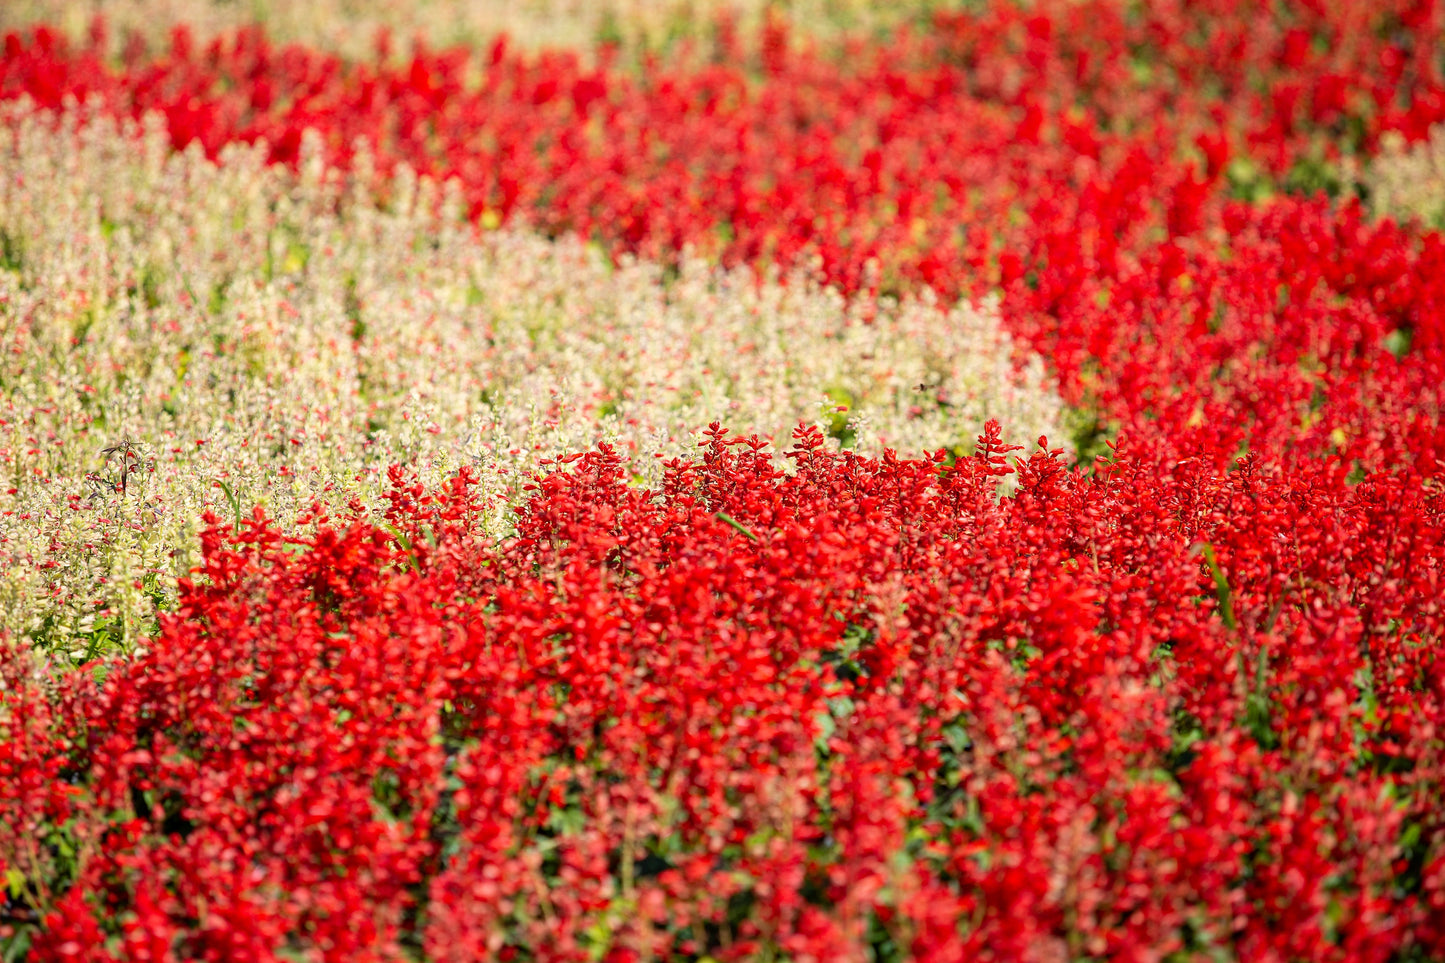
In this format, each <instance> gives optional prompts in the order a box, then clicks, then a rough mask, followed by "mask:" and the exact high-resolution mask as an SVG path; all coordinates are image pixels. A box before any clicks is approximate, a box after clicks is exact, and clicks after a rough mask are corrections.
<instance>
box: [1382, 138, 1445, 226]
mask: <svg viewBox="0 0 1445 963" xmlns="http://www.w3.org/2000/svg"><path fill="white" fill-rule="evenodd" d="M1361 183H1362V184H1363V186H1364V188H1365V196H1366V198H1367V199H1368V202H1369V205H1370V210H1371V211H1373V212H1374V214H1375V215H1376V216H1378V217H1389V218H1393V219H1394V220H1396V221H1399V222H1401V223H1404V222H1406V221H1410V220H1414V219H1417V218H1418V219H1419V221H1420V222H1421V224H1423V225H1424V226H1425V227H1428V228H1433V229H1435V230H1440V229H1445V124H1436V125H1435V126H1434V127H1432V128H1430V137H1429V139H1428V140H1425V141H1423V142H1421V143H1419V144H1415V145H1413V146H1410V145H1407V144H1406V142H1405V138H1404V137H1403V136H1401V135H1400V134H1399V133H1398V132H1397V131H1391V132H1389V133H1387V134H1385V135H1384V136H1382V137H1381V138H1380V154H1379V156H1378V157H1376V158H1375V159H1374V160H1373V161H1372V162H1371V163H1370V165H1369V167H1368V168H1366V170H1365V173H1364V176H1363V177H1362V178H1361Z"/></svg>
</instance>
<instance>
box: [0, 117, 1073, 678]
mask: <svg viewBox="0 0 1445 963" xmlns="http://www.w3.org/2000/svg"><path fill="white" fill-rule="evenodd" d="M263 158H264V153H263V151H262V150H260V149H258V148H252V147H243V146H236V147H231V148H228V149H227V150H226V151H225V152H224V154H223V156H222V157H221V158H220V160H219V162H215V163H213V162H211V161H208V160H207V159H205V158H204V157H203V156H202V155H201V153H200V152H199V150H198V149H195V148H193V149H191V150H189V151H187V152H184V153H181V154H175V153H173V152H171V151H170V150H169V149H168V147H167V140H166V137H165V135H164V132H163V131H162V129H161V125H160V123H159V122H158V121H156V120H148V121H147V122H146V123H145V124H143V125H134V124H132V125H128V126H126V127H123V128H122V127H119V126H117V124H116V123H114V122H112V121H109V120H105V119H99V118H90V119H87V118H86V116H85V111H84V110H81V109H76V110H72V111H70V112H69V113H67V114H65V115H64V116H61V117H56V116H53V115H48V114H45V113H41V112H38V111H33V110H31V109H30V108H28V107H26V106H25V105H23V104H22V105H10V106H8V107H5V108H3V112H0V386H3V393H0V475H3V480H0V572H3V575H0V629H3V630H8V631H9V632H10V633H12V634H19V635H28V636H30V637H32V638H35V639H37V641H41V642H43V643H44V644H46V645H47V646H49V647H51V648H53V649H55V650H57V651H65V652H73V651H75V650H76V649H77V647H79V648H82V649H83V648H84V647H85V646H88V645H94V643H95V639H96V638H97V633H99V632H101V631H106V632H108V633H109V634H110V636H111V637H112V638H113V639H116V640H120V641H123V642H125V643H126V644H131V643H133V642H134V640H135V639H136V638H137V637H138V636H137V633H139V632H142V631H143V630H144V628H145V626H146V625H147V624H148V620H149V618H150V617H151V614H152V613H153V610H154V605H155V604H156V603H157V602H158V601H164V600H165V599H166V598H168V597H170V596H171V595H172V594H173V593H174V591H175V580H176V578H177V577H178V576H179V575H184V574H185V573H186V571H188V569H189V566H190V565H191V564H192V563H193V562H194V561H195V560H196V554H195V553H196V547H197V545H196V537H197V532H198V530H199V526H200V517H201V515H202V513H203V512H204V511H205V510H206V509H207V508H210V509H212V510H214V511H216V512H217V513H218V514H219V515H221V516H222V517H224V518H231V517H232V516H233V515H234V514H236V513H238V512H239V513H240V514H243V515H248V514H249V513H250V511H251V509H252V507H253V506H256V505H260V506H262V507H264V508H265V510H266V511H267V512H268V513H269V514H270V515H271V516H272V517H275V518H278V519H280V520H282V521H283V522H287V521H288V520H291V519H294V518H295V517H296V516H297V515H298V514H299V513H301V512H303V511H304V510H306V509H307V508H308V507H309V506H310V505H311V504H312V503H313V502H314V501H317V500H320V501H321V502H322V503H324V504H326V505H327V506H329V507H330V508H332V509H340V508H342V507H343V506H345V505H346V504H347V503H348V502H350V501H351V500H352V499H357V500H359V501H360V502H361V503H362V504H363V505H365V506H369V507H371V506H376V505H378V504H379V503H380V494H381V492H382V490H383V488H384V484H385V471H386V468H387V466H389V465H391V464H393V463H405V464H407V465H409V466H411V467H412V469H413V470H415V471H416V472H417V473H418V474H419V476H420V478H421V480H422V481H423V482H424V483H428V484H436V483H439V482H440V481H441V480H443V479H444V478H446V477H449V476H450V475H451V474H453V473H454V472H455V471H456V470H457V468H458V466H459V465H461V464H471V465H473V466H475V467H476V469H477V471H478V472H479V473H480V474H481V476H482V479H483V484H484V490H485V491H486V492H487V493H488V494H489V496H490V498H491V504H493V506H494V507H493V514H492V516H491V517H490V518H489V520H488V521H489V525H490V526H491V527H492V529H493V531H494V532H496V533H498V534H502V533H504V532H505V531H506V530H507V526H508V519H509V517H510V516H509V509H508V505H509V503H511V502H513V501H514V500H515V498H517V497H518V496H519V494H520V488H521V485H522V484H523V483H525V482H526V481H527V480H528V479H529V478H530V477H531V476H532V475H533V474H535V473H536V472H538V471H539V470H544V466H543V461H544V459H548V458H552V457H555V456H557V455H559V454H563V453H567V452H573V451H581V450H586V449H588V448H591V447H593V446H595V445H596V444H597V443H599V442H609V443H611V444H614V445H616V446H617V447H618V448H619V450H621V451H623V452H624V453H626V454H628V455H630V457H631V459H632V462H631V463H632V465H633V471H634V473H635V478H636V479H637V480H638V481H654V480H656V478H657V477H658V476H659V474H660V470H661V469H660V464H661V461H662V459H664V458H671V457H675V456H679V455H686V454H689V453H691V452H694V451H695V450H696V445H697V439H698V432H699V430H700V429H701V428H703V427H705V426H706V425H707V424H708V423H709V422H712V421H721V422H723V423H724V424H725V425H726V426H727V427H729V428H730V429H731V430H732V431H733V432H734V433H739V434H741V433H751V432H757V433H762V434H766V435H768V436H770V437H773V438H775V439H777V441H778V442H779V445H780V447H783V448H786V447H787V445H788V438H789V435H790V433H791V430H792V429H793V428H794V427H795V426H796V425H797V424H798V423H799V422H800V421H805V422H809V423H821V425H822V427H823V428H824V429H825V431H828V432H830V433H831V435H832V437H833V439H834V441H833V443H834V444H841V443H846V444H849V445H852V446H855V447H856V448H858V449H859V450H861V451H864V452H872V453H877V452H881V450H882V449H883V448H884V447H885V446H886V447H890V448H894V449H896V450H898V451H899V452H900V453H901V454H911V455H917V454H921V453H923V452H925V451H930V450H934V449H937V448H939V447H948V448H953V449H956V450H959V451H962V450H965V449H966V448H967V446H968V444H969V441H970V439H972V438H973V437H974V436H975V435H976V434H977V433H978V432H979V430H980V429H981V426H982V425H983V423H984V421H985V420H986V419H988V418H990V417H995V418H998V419H999V420H1000V421H1001V422H1002V423H1003V424H1004V425H1005V426H1007V428H1008V429H1009V432H1010V434H1011V435H1012V436H1014V437H1021V438H1031V437H1035V436H1037V435H1039V434H1048V435H1050V436H1051V437H1054V436H1059V435H1061V434H1062V432H1061V431H1060V430H1059V428H1058V426H1059V423H1060V413H1061V404H1060V402H1059V400H1058V398H1057V397H1056V396H1055V395H1054V394H1053V393H1052V392H1051V391H1050V389H1049V388H1048V386H1047V385H1046V384H1045V379H1044V374H1043V368H1042V365H1041V364H1040V363H1039V362H1037V361H1034V362H1032V363H1030V364H1028V365H1025V366H1023V367H1022V368H1020V367H1019V366H1018V365H1017V363H1016V360H1015V354H1016V351H1015V347H1014V346H1013V345H1012V344H1011V343H1010V341H1009V340H1008V338H1007V337H1006V336H1005V335H1004V334H1003V333H1002V332H1001V330H1000V328H999V321H998V316H997V311H996V308H995V307H994V306H991V305H984V306H982V307H977V308H975V307H969V306H959V307H954V308H945V307H943V306H941V305H939V304H937V303H935V302H934V301H933V300H932V299H931V298H928V297H924V298H920V299H916V300H909V301H906V302H904V303H891V302H890V303H880V304H861V303H852V304H850V303H848V302H847V301H845V299H844V298H842V297H841V296H839V295H838V294H837V293H836V292H834V291H831V290H828V289H826V288H823V287H820V286H819V285H817V284H814V283H811V282H809V281H807V280H806V279H805V278H803V277H801V276H798V277H793V278H790V279H787V281H786V283H784V282H783V281H780V280H779V279H777V278H759V277H757V276H755V275H753V274H752V273H750V272H747V271H720V270H716V269H713V268H710V267H709V266H707V265H706V264H704V263H702V262H701V261H699V260H696V259H690V258H685V259H684V261H683V263H682V264H681V266H680V269H678V270H677V272H676V274H675V276H674V275H673V274H672V273H670V272H665V271H664V270H663V269H662V268H660V267H658V266H656V265H650V264H643V263H636V262H626V263H623V264H621V265H620V266H618V265H614V264H613V263H612V262H610V261H609V260H608V259H607V258H605V257H603V256H602V255H601V254H599V253H598V252H596V251H595V250H592V249H589V248H588V247H587V246H585V245H584V244H582V243H581V242H579V241H576V240H563V241H548V240H544V239H541V238H538V237H535V236H531V235H528V234H525V233H519V232H514V231H490V232H488V231H479V230H477V229H476V228H474V227H473V226H471V225H470V224H468V223H467V222H466V220H465V219H464V218H463V217H462V215H461V212H460V210H459V209H458V204H457V202H456V197H455V192H452V191H449V190H447V189H445V188H443V187H440V186H438V185H436V184H433V183H430V182H427V181H424V180H419V179H417V178H416V177H414V176H411V175H410V174H408V173H407V172H406V171H402V172H401V173H400V174H399V175H397V177H396V178H395V179H394V180H393V181H392V182H391V183H390V184H389V185H388V191H387V194H388V197H387V200H386V202H385V204H384V205H379V204H378V202H377V200H376V195H375V194H373V193H372V192H371V191H370V190H369V189H363V188H362V187H361V186H360V185H371V184H373V183H374V178H373V176H372V175H371V173H370V172H369V171H367V170H365V169H364V168H365V165H364V164H363V165H362V167H363V169H362V170H360V171H359V172H357V173H356V174H355V175H354V176H348V175H345V174H343V173H341V172H338V171H335V170H328V169H326V168H325V167H324V166H323V165H322V163H321V162H320V160H319V151H318V150H317V149H316V145H315V144H314V143H312V142H311V141H309V140H308V142H307V146H306V148H305V151H304V159H303V162H302V164H301V165H300V170H299V171H298V172H295V173H293V172H290V171H287V170H285V169H282V168H277V167H270V166H267V165H266V164H265V163H264V160H263ZM865 315H867V318H866V319H865ZM844 406H846V408H847V409H848V410H847V411H846V412H843V411H840V410H838V409H839V408H841V407H844ZM820 419H821V420H820Z"/></svg>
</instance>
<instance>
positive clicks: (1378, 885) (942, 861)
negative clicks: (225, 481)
mask: <svg viewBox="0 0 1445 963" xmlns="http://www.w3.org/2000/svg"><path fill="white" fill-rule="evenodd" d="M821 444H822V439H821V437H820V436H818V435H817V434H816V432H811V433H810V432H807V431H803V430H802V429H800V430H799V435H798V440H797V444H796V447H795V448H794V449H793V451H792V452H791V453H790V455H789V457H791V458H793V459H794V460H795V462H796V467H797V472H796V474H795V475H792V476H783V475H780V474H779V473H778V472H777V470H776V469H775V468H774V467H773V466H772V464H771V462H770V461H769V460H768V459H767V458H765V457H761V456H760V455H758V453H757V451H756V446H753V445H747V444H742V445H741V446H739V445H738V443H737V442H731V441H729V440H728V439H727V438H726V437H725V433H724V432H723V431H722V430H720V429H715V431H714V433H713V440H712V442H711V444H710V445H709V447H708V448H707V450H706V451H705V452H704V454H703V458H702V460H701V461H700V462H699V463H695V464H685V463H678V464H674V465H673V466H672V467H671V470H670V472H669V475H668V477H667V480H666V482H665V483H664V485H663V487H662V490H661V491H659V492H645V491H639V490H637V489H634V488H631V487H629V486H627V485H626V484H625V482H624V481H623V472H622V471H621V469H620V466H619V463H618V460H617V459H616V457H615V456H613V455H611V454H610V453H609V452H607V451H603V452H600V453H595V454H591V455H587V456H585V457H583V458H581V459H580V460H579V461H576V462H573V463H572V464H571V465H569V466H558V467H559V470H558V471H557V472H555V473H554V474H552V475H550V476H548V477H547V478H545V480H543V481H542V482H541V483H540V485H539V487H538V490H537V491H536V492H535V494H534V496H533V498H532V500H531V501H530V502H529V503H527V505H526V506H525V507H524V509H523V510H522V512H521V516H520V518H521V524H520V530H519V534H518V537H517V538H516V539H514V540H511V541H508V542H507V543H505V544H492V543H489V542H488V541H486V540H484V539H481V538H479V537H477V536H476V535H475V534H474V532H473V526H472V524H471V522H470V520H471V519H472V518H473V517H475V513H476V510H477V506H476V504H475V501H474V499H473V497H472V496H471V495H470V492H469V489H468V485H467V482H466V478H465V477H464V476H463V477H460V478H458V479H457V480H456V482H455V484H454V485H453V486H452V487H451V488H450V489H449V490H447V491H444V492H441V493H437V494H434V495H426V494H424V493H423V492H422V490H421V488H420V486H413V485H410V484H409V483H408V482H407V481H406V479H405V478H404V477H403V475H402V474H401V473H400V471H399V470H398V471H397V472H395V473H394V477H393V482H394V485H395V487H394V489H393V494H392V508H391V510H390V511H389V513H388V518H389V527H388V528H387V529H381V528H376V527H372V526H368V525H364V524H359V523H356V524H351V525H349V526H347V525H344V524H343V525H338V526H335V527H333V526H331V525H325V526H323V528H322V530H321V531H320V533H319V534H318V535H317V536H316V537H315V538H314V539H310V540H307V541H305V542H295V541H290V540H288V539H286V538H283V537H282V536H281V535H280V534H279V533H278V532H277V530H276V529H275V528H274V527H272V526H271V525H269V524H268V523H266V522H264V521H263V520H260V519H257V520H255V521H253V522H251V523H249V524H248V525H247V526H246V527H245V529H244V531H241V532H239V533H237V532H233V531H232V530H231V529H230V528H229V527H228V526H226V527H223V526H219V525H217V526H215V527H213V528H212V529H211V530H210V531H209V533H208V535H207V550H206V556H207V561H206V564H205V567H204V570H203V573H202V574H203V575H204V576H205V579H204V580H203V581H201V582H197V583H196V584H193V585H191V586H189V587H188V588H187V590H186V592H185V596H184V599H183V603H182V606H181V608H180V610H179V612H177V613H176V614H175V615H173V616H169V617H167V619H166V621H165V624H164V627H163V630H162V632H161V635H160V637H159V638H158V639H157V640H156V643H155V647H154V650H153V651H152V652H151V653H150V654H149V655H147V656H145V657H144V658H142V659H140V660H138V661H136V662H134V663H130V664H121V665H116V666H115V667H114V668H112V669H111V671H110V674H109V676H108V678H107V679H106V681H105V683H104V685H96V684H95V683H94V682H93V681H92V680H91V677H90V675H89V674H88V673H76V674H72V675H69V676H67V677H65V678H64V679H63V681H62V683H61V689H60V690H59V692H58V693H50V692H48V691H46V687H45V685H43V684H42V683H41V682H40V681H39V680H38V679H37V678H36V677H35V676H34V675H32V674H30V673H29V672H28V670H27V669H26V665H27V663H26V660H25V659H24V658H23V657H20V656H19V655H18V654H17V653H14V652H9V653H8V654H7V655H6V657H5V662H4V665H5V686H4V690H3V692H4V696H3V698H4V700H5V704H6V707H7V709H8V710H9V712H10V713H11V714H12V715H11V718H12V719H18V720H20V721H21V724H20V726H19V728H17V729H15V731H14V732H13V734H12V737H11V738H10V739H9V740H7V742H6V744H5V749H4V752H3V755H0V807H3V816H4V822H5V824H6V825H7V826H10V827H14V828H16V829H18V830H19V831H20V832H21V834H22V837H21V838H22V839H28V840H30V841H31V851H30V852H29V853H28V854H26V853H23V852H22V854H21V857H20V860H19V862H18V863H12V867H14V866H18V867H19V869H20V870H21V871H22V873H24V874H25V877H26V879H28V880H30V881H31V882H30V885H31V886H33V887H34V892H33V894H32V895H33V896H35V897H36V898H37V899H38V900H39V901H42V902H44V903H45V905H47V906H49V907H50V915H49V916H48V917H47V918H46V920H45V928H44V931H43V933H42V934H41V935H40V936H38V937H37V944H36V947H35V949H36V952H37V958H41V959H63V958H81V957H83V958H89V959H102V958H109V957H107V955H106V953H105V952H104V951H102V949H101V948H100V947H101V946H102V945H103V944H104V941H105V939H106V938H107V937H111V938H112V944H111V945H112V951H111V953H112V955H116V956H117V958H126V959H156V960H160V959H174V958H197V959H236V958H241V957H243V956H244V957H245V958H247V959H258V960H260V959H276V958H281V957H280V956H279V955H278V954H279V953H280V951H281V949H282V948H284V947H286V946H290V947H292V948H293V949H296V950H298V951H306V952H309V953H314V954H316V957H317V958H324V959H336V960H341V959H348V960H355V959H373V958H386V957H389V956H392V955H395V954H397V953H399V952H401V951H402V950H403V949H405V948H407V947H410V948H412V949H414V950H421V951H424V952H425V953H426V954H427V956H428V958H435V959H458V960H460V959H478V958H491V957H492V956H497V957H499V958H503V959H506V958H513V954H514V953H518V952H521V953H524V955H525V956H527V957H528V958H536V959H577V960H585V959H589V958H591V959H595V958H599V957H601V956H604V955H605V956H606V958H608V959H617V960H622V959H638V958H641V957H644V956H652V955H663V956H674V957H676V956H681V957H683V958H699V957H701V956H704V955H706V956H711V957H714V958H719V959H752V958H755V957H756V956H758V955H759V954H761V953H765V952H773V953H778V954H783V955H786V956H788V957H789V958H793V959H836V958H841V957H844V956H859V958H861V956H860V954H862V953H863V951H864V948H865V947H868V946H871V947H873V949H874V951H875V952H883V953H885V954H887V953H892V954H895V955H907V956H910V957H915V958H919V959H936V960H945V959H953V960H963V959H983V958H993V959H1045V958H1049V959H1064V958H1070V959H1077V958H1084V957H1089V958H1094V957H1108V958H1113V959H1140V960H1143V959H1160V958H1161V957H1162V956H1164V955H1166V954H1169V953H1179V954H1181V956H1180V957H1178V958H1189V957H1190V956H1191V955H1192V954H1201V955H1207V954H1209V953H1213V952H1217V951H1223V952H1227V953H1229V954H1230V955H1231V956H1232V957H1235V958H1240V959H1281V960H1284V959H1339V960H1347V959H1348V960H1387V959H1400V958H1411V959H1423V958H1438V957H1439V955H1440V954H1442V953H1445V927H1442V926H1441V921H1442V920H1445V848H1442V845H1441V841H1442V835H1445V821H1442V815H1441V812H1440V810H1439V807H1438V805H1436V803H1437V802H1438V800H1439V799H1440V798H1441V794H1442V793H1445V755H1442V752H1441V740H1440V732H1441V729H1440V727H1441V725H1442V723H1445V672H1442V671H1441V667H1440V665H1439V660H1438V650H1437V649H1436V648H1435V646H1434V645H1433V644H1432V643H1433V640H1435V639H1438V637H1439V632H1440V621H1441V617H1442V615H1441V612H1440V605H1439V598H1440V597H1441V590H1442V586H1441V584H1440V571H1439V568H1438V565H1436V564H1434V562H1435V560H1437V559H1438V553H1439V546H1440V545H1441V544H1442V542H1445V512H1442V508H1445V506H1442V503H1441V499H1440V494H1439V492H1438V491H1433V490H1432V491H1423V490H1421V489H1420V488H1418V487H1416V486H1412V485H1408V484H1402V483H1401V482H1400V481H1399V480H1397V479H1395V478H1392V477H1388V476H1386V477H1378V478H1372V479H1369V480H1367V481H1365V482H1362V483H1361V484H1359V485H1357V486H1355V487H1354V488H1352V489H1349V490H1344V489H1341V488H1340V487H1339V486H1338V485H1336V484H1334V479H1333V478H1331V477H1330V476H1329V475H1328V474H1327V473H1321V472H1318V471H1311V470H1309V469H1300V470H1297V471H1295V472H1293V473H1290V474H1284V473H1281V472H1277V471H1270V470H1267V469H1265V468H1263V467H1261V466H1259V465H1257V464H1256V463H1254V462H1253V461H1248V462H1246V463H1245V464H1243V465H1241V466H1240V467H1239V468H1238V470H1236V471H1234V472H1231V473H1229V474H1227V475H1221V474H1217V473H1215V472H1213V471H1211V470H1209V469H1208V468H1206V467H1204V466H1203V465H1200V464H1195V465H1180V466H1178V467H1177V468H1176V469H1175V470H1174V471H1172V472H1169V473H1161V472H1159V471H1158V470H1157V469H1155V468H1153V467H1152V466H1150V465H1148V464H1147V463H1139V462H1136V461H1135V460H1134V459H1133V458H1132V457H1131V456H1130V455H1129V454H1128V451H1127V449H1126V448H1125V449H1121V450H1117V451H1115V452H1114V453H1113V454H1112V456H1111V458H1110V460H1109V462H1108V466H1107V468H1106V469H1104V470H1102V471H1100V472H1098V473H1096V474H1095V475H1094V476H1093V477H1091V478H1086V477H1083V476H1080V475H1078V474H1076V473H1072V472H1069V471H1067V470H1066V469H1065V467H1064V466H1063V464H1062V463H1061V462H1060V460H1059V457H1058V453H1057V452H1050V451H1048V450H1046V449H1044V448H1040V449H1039V450H1037V451H1036V452H1034V453H1033V454H1032V455H1031V456H1030V457H1029V458H1028V460H1027V461H1025V462H1024V463H1022V464H1021V465H1020V467H1019V468H1018V472H1017V474H1018V484H1019V487H1018V491H1017V494H1016V495H1015V496H1013V497H1011V498H1006V499H1003V500H999V499H997V498H996V496H995V494H994V485H995V483H996V482H997V480H998V479H999V477H1000V476H1002V475H1005V474H1007V473H1008V472H1009V469H1008V468H1007V467H1006V466H1005V464H1004V461H1005V459H1004V456H1005V455H1006V454H1007V453H1008V452H1009V447H1010V446H1006V445H1004V444H1003V442H1002V441H1001V440H1000V438H999V436H998V433H997V426H995V425H990V429H989V432H988V434H987V435H985V436H984V437H982V438H980V439H979V452H978V454H977V455H976V456H975V457H973V458H970V459H964V460H962V461H960V462H959V463H957V464H956V465H954V466H953V467H951V468H944V467H943V466H942V465H941V463H939V462H937V461H922V462H908V461H898V460H893V459H884V460H881V461H870V460H864V459H860V458H857V457H854V456H852V455H848V454H842V455H836V454H830V453H828V452H826V451H825V450H821V448H820V446H821ZM57 846H64V847H68V849H69V851H70V852H73V853H77V854H79V855H78V857H77V858H76V859H75V861H74V863H73V873H74V877H73V878H69V877H57V876H56V875H54V872H53V870H54V869H55V868H56V867H57V866H59V865H60V863H59V861H58V860H56V859H54V857H53V856H48V855H47V851H49V852H53V851H54V849H53V847H57ZM47 870H50V871H51V872H47ZM116 940H118V942H116ZM509 947H510V948H511V949H508V948H509ZM1410 954H1414V955H1410ZM518 958H520V957H518Z"/></svg>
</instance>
